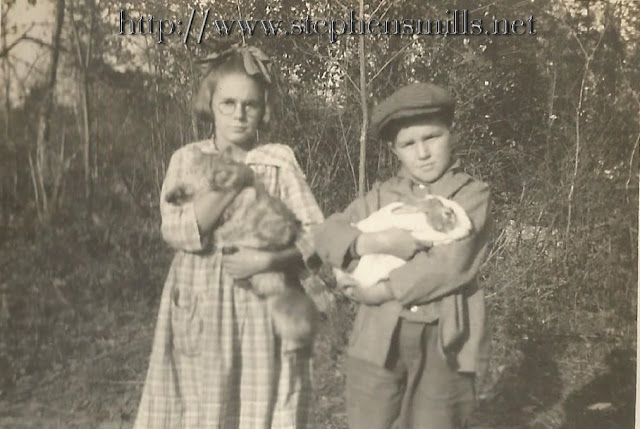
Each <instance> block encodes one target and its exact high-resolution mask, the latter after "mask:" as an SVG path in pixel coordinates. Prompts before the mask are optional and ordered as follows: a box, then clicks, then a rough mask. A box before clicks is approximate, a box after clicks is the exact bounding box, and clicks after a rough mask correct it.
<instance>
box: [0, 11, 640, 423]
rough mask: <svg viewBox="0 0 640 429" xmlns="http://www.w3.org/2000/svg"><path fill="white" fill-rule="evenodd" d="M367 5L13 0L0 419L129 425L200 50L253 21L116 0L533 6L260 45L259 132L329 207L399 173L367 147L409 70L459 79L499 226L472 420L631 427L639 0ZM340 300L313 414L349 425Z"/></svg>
mask: <svg viewBox="0 0 640 429" xmlns="http://www.w3.org/2000/svg"><path fill="white" fill-rule="evenodd" d="M349 1H350V0H339V1H338V0H336V1H331V2H329V1H326V0H325V1H321V2H316V3H313V4H311V3H309V2H301V1H294V0H277V1H266V0H237V1H235V2H231V1H229V2H213V3H210V4H204V3H203V4H200V2H192V3H189V4H187V3H184V4H183V3H179V4H176V3H177V2H171V1H168V0H153V1H142V0H141V1H136V2H131V3H118V2H110V1H105V0H56V1H53V0H29V1H16V0H13V1H8V0H4V1H3V2H2V29H1V47H0V62H1V75H0V76H2V77H1V79H0V82H1V83H2V85H1V86H2V88H1V89H0V94H1V100H2V103H1V107H0V113H1V118H2V121H1V123H0V427H6V428H44V427H64V428H72V427H78V428H86V427H99V428H103V429H104V428H112V427H113V428H119V427H129V426H130V425H131V424H132V419H133V417H134V416H135V410H136V407H137V402H138V400H139V395H140V392H141V385H142V381H143V379H144V375H145V372H146V368H147V363H148V361H147V359H148V355H149V352H150V350H151V337H152V334H153V326H154V322H155V315H156V311H157V305H158V302H159V295H160V291H161V288H162V284H163V282H164V278H165V276H166V273H167V270H168V267H169V262H170V258H171V256H172V252H171V250H170V249H169V247H168V246H167V245H166V244H164V243H163V241H162V238H161V236H160V229H159V224H160V219H159V210H158V198H159V191H160V186H161V184H162V180H163V176H164V172H165V170H166V167H167V163H168V160H169V157H170V156H171V154H172V152H173V151H174V150H175V149H177V148H178V147H179V146H181V145H183V144H184V143H187V142H189V141H193V140H196V139H202V138H206V137H208V135H209V133H210V130H209V128H208V127H207V125H206V124H203V123H199V122H197V121H196V119H195V117H194V116H193V115H192V113H191V108H190V99H191V95H192V93H193V90H194V88H196V85H197V82H198V77H199V76H198V70H197V68H196V67H195V66H194V60H195V59H196V58H197V57H198V56H200V55H202V54H204V53H207V52H210V51H211V49H213V48H214V46H215V44H216V43H218V42H221V41H224V42H228V41H230V40H233V41H240V40H241V37H240V36H239V33H238V32H237V31H235V32H234V34H233V36H230V37H219V36H217V35H214V34H213V32H212V31H209V32H208V33H207V34H206V35H205V37H204V39H206V40H204V41H203V43H202V44H197V43H195V42H193V43H187V44H184V43H182V40H181V38H180V37H175V36H174V37H167V38H166V40H165V43H163V44H158V43H157V38H156V37H154V36H141V35H135V36H120V35H118V34H117V33H118V31H119V16H118V11H119V10H120V9H123V8H124V9H127V13H128V14H130V15H131V16H141V15H144V16H149V15H153V16H154V17H156V18H162V17H164V18H174V19H182V20H183V21H186V20H187V19H188V17H189V14H190V11H191V9H190V8H193V7H195V8H196V9H197V10H204V9H206V8H209V9H210V10H211V14H212V15H216V16H217V17H218V18H221V19H222V18H226V19H234V18H243V19H249V18H255V19H263V18H264V19H268V18H273V19H283V20H286V19H289V18H304V17H306V16H307V15H310V16H311V17H317V18H325V19H330V18H342V19H344V18H345V17H346V16H348V10H349V9H353V10H355V11H356V13H358V14H360V15H362V14H364V16H365V17H376V18H381V19H384V18H389V19H394V18H414V19H418V18H422V19H425V18H430V19H446V18H447V16H446V15H445V10H447V9H450V10H453V9H460V10H461V9H468V10H469V11H470V13H471V14H473V17H478V18H484V19H491V18H492V17H494V16H495V17H496V18H506V19H510V20H514V19H523V20H526V19H528V18H529V17H530V16H533V17H534V18H535V19H536V21H537V22H536V33H537V34H536V35H534V36H530V35H521V36H517V35H495V36H485V35H482V36H462V35H456V36H447V37H443V36H417V37H405V36H403V37H399V36H372V35H368V36H365V37H362V36H341V37H339V38H338V41H337V43H335V44H330V43H329V40H328V36H311V35H308V36H290V37H282V36H276V37H273V36H271V37H264V36H263V37H253V38H250V40H249V42H250V43H252V44H255V45H258V46H261V47H262V48H263V49H264V50H265V51H267V52H268V53H269V54H270V55H271V56H272V58H273V59H274V61H275V66H274V69H275V70H276V73H275V74H276V75H277V79H278V80H277V86H278V88H279V97H278V101H277V103H276V106H275V107H276V109H275V110H276V121H275V123H274V124H273V126H272V127H271V131H270V135H268V136H265V139H267V138H268V139H269V140H271V141H278V142H283V143H287V144H289V145H290V146H291V147H292V148H293V149H294V151H295V152H296V155H297V157H298V159H299V161H300V163H301V165H302V167H303V170H304V171H305V173H306V174H307V178H308V181H309V183H310V184H311V187H312V190H313V192H314V194H315V195H316V197H317V199H318V201H319V203H320V205H321V207H322V209H323V210H324V213H325V214H326V215H328V214H330V213H332V212H334V211H336V210H340V209H342V208H343V207H345V206H346V204H347V203H348V202H349V201H351V200H352V199H353V198H354V197H355V196H356V195H357V194H358V192H359V190H361V191H364V190H366V189H367V188H368V187H369V186H370V185H371V184H372V183H373V182H374V181H375V180H378V179H380V180H381V179H385V178H387V177H389V176H390V175H391V174H392V173H393V171H395V168H396V167H397V165H395V164H394V160H393V157H392V156H391V155H390V153H389V152H388V151H387V149H386V148H385V146H384V145H381V144H380V142H378V141H374V140H368V141H366V146H363V145H361V143H363V142H364V139H363V138H364V134H363V133H362V130H363V126H366V120H365V119H364V118H366V116H367V112H368V109H370V108H371V106H373V105H374V104H375V103H377V102H378V101H379V100H381V99H382V98H384V97H385V96H387V95H389V94H390V93H391V92H393V91H394V90H395V89H397V88H398V87H399V86H401V85H403V84H406V83H408V82H410V81H415V80H419V81H433V82H435V83H437V84H440V85H444V86H446V87H448V88H449V89H450V90H451V91H452V92H453V93H454V94H455V96H456V98H457V108H456V120H455V122H456V123H455V131H456V132H457V134H458V136H459V138H458V142H457V152H458V155H459V156H460V158H462V160H463V162H464V164H465V165H466V168H467V171H468V172H469V173H471V174H473V175H475V176H476V177H478V178H479V179H482V180H484V181H487V182H489V183H490V184H491V186H492V189H493V196H494V208H493V212H494V216H495V218H496V222H497V224H496V228H495V234H494V241H493V249H492V251H491V255H490V257H489V259H488V261H487V262H486V263H485V265H484V267H483V269H482V273H481V280H482V283H483V285H484V286H485V288H486V294H487V298H488V305H489V308H490V315H491V319H492V325H493V355H492V361H491V371H490V374H489V375H488V376H487V378H486V379H485V380H481V382H482V383H481V389H480V398H481V399H482V401H481V403H480V408H479V410H478V412H477V413H476V415H475V417H474V424H475V426H474V427H485V428H516V427H536V428H560V427H563V428H572V427H576V428H618V427H619V428H630V427H633V414H634V405H635V379H636V377H635V368H636V361H635V359H636V345H637V344H636V314H637V310H636V308H637V289H636V286H637V258H638V254H637V249H638V242H637V239H638V212H637V210H638V158H639V154H638V145H639V142H640V2H638V1H634V0H626V1H624V0H618V1H615V0H609V1H608V0H604V1H571V0H564V1H559V2H558V1H551V0H529V1H515V0H514V1H506V0H504V1H500V0H498V1H474V2H469V1H461V0H446V1H429V2H425V1H423V0H401V1H394V2H391V1H389V0H382V1H380V0H374V1H372V0H364V2H363V3H356V2H351V3H350V2H349ZM199 17H200V19H202V18H201V17H202V15H199ZM198 28H199V27H198ZM258 33H260V31H258ZM363 101H364V103H363ZM363 149H364V150H363ZM365 154H366V157H365V156H364V155H365ZM327 281H328V282H329V284H330V285H331V284H332V283H331V282H332V279H331V278H330V277H327ZM336 299H337V307H336V309H335V311H332V312H331V313H329V314H328V315H327V316H326V318H325V321H324V323H323V327H322V332H321V335H320V338H319V339H318V342H317V346H316V359H315V373H314V379H315V385H316V396H317V399H316V402H315V403H316V416H315V418H316V422H317V427H318V428H346V423H345V421H346V419H345V415H344V405H343V378H342V377H343V375H342V371H341V362H342V357H343V353H344V349H345V344H346V341H347V334H348V331H349V329H350V327H351V321H352V316H353V312H354V308H353V306H352V305H351V304H350V303H348V302H347V301H346V300H344V299H343V298H341V297H340V296H337V298H336Z"/></svg>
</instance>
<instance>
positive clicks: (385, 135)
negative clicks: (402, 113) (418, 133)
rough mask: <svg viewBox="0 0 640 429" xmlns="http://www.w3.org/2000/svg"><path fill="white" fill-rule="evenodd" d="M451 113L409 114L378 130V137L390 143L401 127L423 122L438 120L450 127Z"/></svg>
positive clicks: (451, 121)
mask: <svg viewBox="0 0 640 429" xmlns="http://www.w3.org/2000/svg"><path fill="white" fill-rule="evenodd" d="M452 116H453V115H451V116H449V115H444V114H438V113H435V114H425V115H418V116H409V117H407V118H400V119H395V120H393V121H391V122H389V123H388V124H386V125H385V126H384V127H383V128H381V129H380V130H379V131H378V137H379V138H380V139H381V140H383V141H386V142H389V143H391V144H394V143H395V139H396V136H397V135H398V132H399V131H400V130H401V129H402V128H406V127H410V126H412V125H418V124H420V123H424V122H440V123H442V124H444V125H446V126H447V127H451V124H452V123H453V117H452Z"/></svg>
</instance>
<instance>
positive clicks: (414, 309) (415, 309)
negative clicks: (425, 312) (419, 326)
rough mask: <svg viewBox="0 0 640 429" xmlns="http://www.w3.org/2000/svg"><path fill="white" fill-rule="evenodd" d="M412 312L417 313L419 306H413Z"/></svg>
mask: <svg viewBox="0 0 640 429" xmlns="http://www.w3.org/2000/svg"><path fill="white" fill-rule="evenodd" d="M409 311H410V312H412V313H415V312H416V311H418V306H416V305H412V306H411V308H410V309H409Z"/></svg>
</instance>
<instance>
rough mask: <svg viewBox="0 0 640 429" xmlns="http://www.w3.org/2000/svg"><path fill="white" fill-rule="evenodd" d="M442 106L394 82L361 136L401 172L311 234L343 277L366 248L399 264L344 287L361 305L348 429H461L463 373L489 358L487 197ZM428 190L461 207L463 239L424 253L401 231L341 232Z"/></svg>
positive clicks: (444, 95) (435, 97) (353, 344)
mask: <svg viewBox="0 0 640 429" xmlns="http://www.w3.org/2000/svg"><path fill="white" fill-rule="evenodd" d="M453 111H454V101H453V99H452V98H451V96H450V95H449V94H448V92H447V91H445V90H444V89H442V88H440V87H438V86H435V85H432V84H428V83H416V84H411V85H408V86H405V87H403V88H401V89H399V90H397V91H396V92H395V93H393V94H392V95H391V96H389V97H388V98H387V99H386V100H384V101H382V102H381V103H380V104H379V105H378V106H376V108H375V109H374V112H373V115H372V118H371V131H372V133H373V134H374V135H377V136H379V137H380V138H381V139H382V140H384V141H387V144H388V145H389V148H390V150H391V151H392V152H393V153H394V154H395V155H396V156H397V157H398V160H399V161H400V163H401V168H400V171H399V172H398V173H397V175H396V176H395V177H393V178H391V179H389V180H387V181H386V182H384V183H382V184H380V185H378V184H376V185H375V186H374V187H373V189H372V190H371V191H370V192H369V193H368V194H367V195H366V196H365V197H364V198H362V199H358V200H356V201H354V202H353V203H351V204H350V205H349V206H348V207H347V208H346V210H345V211H344V212H342V213H336V214H334V215H333V216H331V217H330V218H329V219H327V221H326V222H325V223H324V224H323V225H321V226H320V227H319V228H318V229H317V230H316V234H315V239H316V246H317V251H318V254H320V255H321V257H322V258H323V259H324V260H325V261H326V262H328V263H329V264H330V265H332V266H334V267H338V268H342V269H346V270H351V269H353V267H354V266H355V265H356V264H357V261H358V258H359V257H360V256H362V255H366V254H375V253H383V254H393V255H395V256H398V257H400V258H402V259H405V260H406V261H407V263H406V264H404V265H403V266H401V267H399V268H397V269H395V270H393V271H392V272H391V274H390V278H389V279H388V280H383V281H380V282H379V283H377V284H375V285H374V286H371V287H369V288H366V289H364V288H360V287H358V286H356V285H353V286H350V287H347V288H346V293H347V295H348V296H350V297H351V298H352V299H354V300H356V301H358V302H360V303H361V305H360V307H359V310H358V314H357V317H356V320H355V321H354V326H353V331H352V333H351V338H350V341H349V349H348V353H347V362H346V375H347V385H346V396H347V415H348V420H349V427H350V429H360V428H362V429H377V428H379V429H389V428H392V427H393V428H397V429H410V428H414V429H429V428H437V429H447V428H464V427H465V426H466V425H467V424H468V418H469V416H470V414H471V412H472V410H473V407H474V401H475V397H474V378H475V377H474V375H475V374H476V373H478V372H480V371H481V370H482V369H483V368H484V367H485V365H486V362H487V358H488V356H487V355H488V336H487V334H486V326H485V304H484V295H483V290H482V289H480V288H479V286H478V285H477V282H476V274H477V272H478V270H479V268H480V265H481V263H482V261H483V260H484V258H485V256H486V254H487V251H488V245H489V244H488V241H489V231H490V225H491V219H490V218H491V214H490V209H489V200H490V191H489V187H488V186H487V185H486V184H485V183H482V182H480V181H477V180H475V179H473V178H472V177H471V176H469V175H467V174H466V173H464V172H463V171H462V170H461V168H460V164H459V161H457V160H455V159H454V157H453V156H452V136H451V133H450V127H451V123H452V121H453ZM427 194H435V195H440V196H442V197H445V198H449V199H452V200H454V201H456V202H458V203H459V204H460V205H462V207H463V208H464V209H465V210H466V212H467V214H468V215H469V218H470V219H471V221H472V223H473V231H472V233H471V235H470V236H468V237H467V238H464V239H462V240H459V241H456V242H454V243H451V244H446V245H441V246H436V247H432V248H430V249H427V248H421V247H420V246H419V245H418V244H417V243H416V242H415V241H414V240H413V238H412V237H411V235H410V234H409V233H408V232H406V231H403V230H400V229H390V230H386V231H383V232H378V233H361V232H359V231H358V230H357V229H356V228H355V227H354V226H352V225H353V224H354V223H356V222H358V221H359V220H361V219H364V218H365V217H367V216H368V215H369V214H371V213H372V212H374V211H376V210H378V209H379V208H381V207H383V206H385V205H387V204H389V203H391V202H395V201H401V202H406V203H411V201H412V200H413V201H415V199H416V198H420V197H423V196H424V195H427Z"/></svg>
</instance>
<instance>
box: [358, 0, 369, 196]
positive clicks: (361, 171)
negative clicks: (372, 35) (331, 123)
mask: <svg viewBox="0 0 640 429" xmlns="http://www.w3.org/2000/svg"><path fill="white" fill-rule="evenodd" d="M360 19H364V0H360ZM364 38H365V36H364V35H361V36H360V37H358V58H359V60H360V106H361V110H362V126H361V128H360V166H359V168H358V196H360V197H363V196H364V194H365V191H366V190H365V185H366V165H367V127H368V126H369V109H368V105H367V73H366V72H367V60H366V58H365V50H364Z"/></svg>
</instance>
